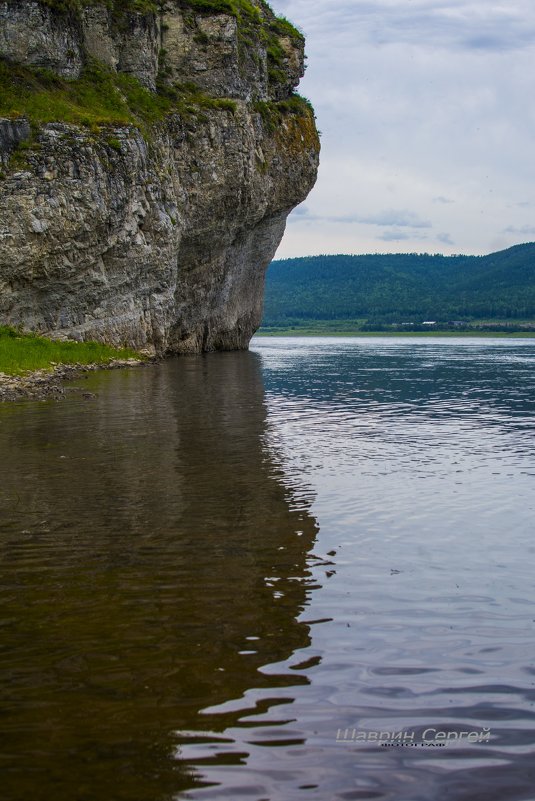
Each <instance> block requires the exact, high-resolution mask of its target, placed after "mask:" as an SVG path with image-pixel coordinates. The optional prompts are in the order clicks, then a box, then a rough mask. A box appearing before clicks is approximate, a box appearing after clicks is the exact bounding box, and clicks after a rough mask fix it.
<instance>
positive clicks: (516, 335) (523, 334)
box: [255, 328, 535, 339]
mask: <svg viewBox="0 0 535 801" xmlns="http://www.w3.org/2000/svg"><path fill="white" fill-rule="evenodd" d="M255 336H257V337H387V338H391V337H402V338H403V337H405V338H406V337H423V338H429V337H442V338H444V339H460V338H462V339H467V338H471V339H489V338H490V339H533V338H535V331H512V332H511V333H509V332H505V331H325V330H313V329H305V330H303V331H298V330H296V329H295V328H281V329H280V330H277V331H275V330H273V329H271V330H269V331H268V330H265V329H259V330H258V331H257V332H256V334H255Z"/></svg>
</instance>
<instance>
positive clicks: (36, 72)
mask: <svg viewBox="0 0 535 801" xmlns="http://www.w3.org/2000/svg"><path fill="white" fill-rule="evenodd" d="M0 86H2V92H1V93H0V116H4V117H10V118H16V117H21V116H24V117H27V118H28V119H29V120H30V122H31V123H32V124H33V125H34V126H37V125H40V124H42V123H47V122H67V123H72V124H74V125H82V126H85V127H88V128H90V129H92V130H93V131H94V132H98V130H99V128H100V127H101V126H104V125H134V126H135V127H137V128H139V129H140V130H142V131H143V132H144V133H147V132H148V129H149V128H150V126H151V125H153V124H154V123H156V122H158V121H159V120H161V119H163V118H164V117H165V116H166V114H170V113H178V114H181V115H182V116H191V115H194V114H196V113H198V112H199V110H202V109H206V108H214V109H220V110H222V111H230V112H232V113H234V111H235V110H236V103H235V101H233V100H230V99H227V98H214V97H211V96H210V95H207V94H205V93H203V92H202V91H201V90H200V89H198V87H196V86H195V85H193V84H183V85H181V84H177V85H175V86H162V87H160V91H159V92H157V93H155V92H150V91H149V90H148V89H145V88H144V87H143V86H142V85H141V84H140V83H139V81H138V80H137V79H136V78H134V77H132V76H130V75H125V74H124V73H117V74H116V73H112V72H111V71H109V70H107V69H105V68H104V67H103V66H101V65H99V64H97V63H93V64H90V65H89V66H88V67H87V68H86V69H85V70H84V72H83V75H82V76H81V77H80V78H79V79H78V80H76V81H67V80H64V79H63V78H60V77H59V76H57V75H55V74H54V73H52V72H49V71H48V70H41V69H28V68H27V67H22V66H20V65H18V64H12V63H10V62H7V61H5V60H0ZM28 146H29V145H26V147H28ZM30 147H32V148H33V145H30Z"/></svg>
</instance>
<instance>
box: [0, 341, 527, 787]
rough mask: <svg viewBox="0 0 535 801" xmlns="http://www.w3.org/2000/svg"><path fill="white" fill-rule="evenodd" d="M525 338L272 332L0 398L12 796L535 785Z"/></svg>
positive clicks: (5, 734) (1, 639)
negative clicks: (59, 388)
mask: <svg viewBox="0 0 535 801" xmlns="http://www.w3.org/2000/svg"><path fill="white" fill-rule="evenodd" d="M534 362H535V343H534V342H533V340H531V341H530V340H516V341H511V340H484V341H481V340H465V339H463V340H430V339H425V340H423V339H414V340H412V339H403V340H399V339H390V340H389V339H358V340H356V339H351V340H344V339H305V340H299V339H256V340H255V341H254V342H253V346H252V352H250V353H239V354H215V355H207V356H200V357H184V358H181V359H178V360H170V361H168V362H165V363H164V364H161V365H158V366H152V367H148V368H139V369H133V370H129V371H117V372H104V373H101V374H93V375H90V376H89V377H88V378H87V379H86V380H85V381H84V382H83V385H84V388H87V389H88V390H89V391H91V392H95V393H96V397H93V398H91V397H84V396H82V395H75V396H74V395H73V396H70V397H68V398H67V399H66V400H65V401H61V402H44V403H21V404H13V405H5V406H3V407H0V459H1V464H2V468H3V469H2V482H1V488H0V510H1V517H0V558H1V562H2V579H1V585H0V648H1V676H0V699H1V708H0V714H1V716H2V717H1V730H2V744H1V746H0V760H1V761H0V767H1V770H2V792H3V797H4V798H6V799H14V800H15V799H16V801H18V800H19V799H21V801H22V799H24V800H25V801H26V799H30V798H31V799H32V801H41V799H42V801H45V800H46V801H49V800H50V799H54V800H55V801H60V800H61V799H81V800H82V799H83V800H84V801H85V799H88V801H95V800H97V801H111V799H121V801H123V800H124V801H138V800H139V801H145V800H146V801H159V800H160V799H162V800H163V799H177V800H178V799H180V800H181V799H212V798H218V799H229V800H230V799H232V800H233V801H234V799H238V798H243V799H246V801H261V799H269V801H293V799H300V798H304V797H311V798H317V799H320V800H321V801H325V800H326V799H347V800H349V799H384V800H385V801H386V800H387V799H388V801H434V800H435V799H436V801H443V799H445V800H446V801H449V800H450V799H451V800H454V801H461V800H462V801H464V799H467V800H468V799H476V798H485V799H496V801H498V799H499V800H500V801H507V800H508V799H511V801H513V800H515V801H532V800H533V799H534V798H535V790H534V788H535V706H534V705H535V636H534V635H535V586H534V585H535V580H534V579H533V561H534V554H535V541H534V540H533V531H534V526H533V510H534V506H535V494H534V492H533V489H534V480H535V458H534V457H535V440H534V437H533V430H534V421H535V414H534V412H535V374H534V372H533V366H534ZM488 729H490V734H489V739H488V741H486V740H485V739H483V741H482V742H472V741H468V739H467V738H466V736H465V735H460V733H461V732H476V733H479V734H481V733H485V731H486V730H488ZM346 730H347V731H346ZM400 732H401V733H402V735H403V736H404V738H405V739H404V740H400V739H399V738H398V739H397V740H395V741H389V740H387V739H385V735H388V733H400ZM436 732H438V733H439V738H438V740H437V741H434V742H432V743H430V742H429V740H430V738H431V739H432V737H433V733H436ZM337 735H338V742H337ZM379 738H381V739H382V743H381V742H377V740H378V739H379ZM471 739H473V738H471ZM400 743H402V745H401V744H400ZM446 743H447V745H446Z"/></svg>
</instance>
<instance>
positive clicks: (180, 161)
mask: <svg viewBox="0 0 535 801" xmlns="http://www.w3.org/2000/svg"><path fill="white" fill-rule="evenodd" d="M303 63H304V42H303V37H302V36H301V35H300V33H299V32H298V31H297V30H295V29H294V28H293V27H292V26H291V25H290V24H289V23H288V22H287V21H286V20H284V19H279V18H277V17H275V16H274V14H273V13H272V11H271V10H270V8H269V7H268V6H267V4H266V3H265V2H264V1H263V0H167V1H166V2H162V3H158V4H156V3H153V2H151V1H150V0H121V2H117V1H116V2H113V3H112V2H109V3H106V4H105V3H101V2H98V0H89V2H88V0H46V1H45V0H40V2H35V1H33V2H30V1H26V0H7V1H4V2H0V117H1V118H0V161H1V164H0V170H1V171H0V323H8V324H11V325H20V326H22V327H23V328H26V329H31V330H34V331H40V332H43V333H48V334H50V333H51V332H53V333H54V334H55V335H65V336H69V337H73V338H78V339H98V340H104V341H107V342H110V343H113V344H128V345H132V346H135V347H150V348H154V349H155V350H156V351H157V352H158V353H165V352H178V353H180V352H196V351H200V350H214V349H234V348H244V347H247V345H248V342H249V339H250V337H251V335H252V334H253V332H254V331H255V329H256V328H257V327H258V325H259V323H260V319H261V313H262V298H263V284H264V272H265V268H266V267H267V265H268V264H269V262H270V260H271V258H272V257H273V255H274V253H275V250H276V248H277V246H278V244H279V242H280V240H281V237H282V234H283V232H284V227H285V221H286V217H287V215H288V213H289V212H290V210H291V209H292V208H293V207H294V206H295V205H296V204H298V203H299V202H301V201H302V200H303V199H304V198H305V197H306V195H307V194H308V192H309V191H310V189H311V188H312V186H313V184H314V181H315V178H316V172H317V166H318V153H319V142H318V136H317V132H316V128H315V124H314V116H313V113H312V110H311V108H310V106H309V105H308V104H307V102H306V101H304V100H303V99H302V98H300V97H299V96H298V95H295V94H294V89H295V87H296V86H297V84H298V82H299V79H300V77H301V76H302V74H303Z"/></svg>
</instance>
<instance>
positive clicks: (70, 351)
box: [0, 326, 142, 375]
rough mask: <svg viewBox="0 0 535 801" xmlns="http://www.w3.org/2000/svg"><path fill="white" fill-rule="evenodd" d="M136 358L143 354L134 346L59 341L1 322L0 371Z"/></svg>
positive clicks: (19, 372) (10, 372)
mask: <svg viewBox="0 0 535 801" xmlns="http://www.w3.org/2000/svg"><path fill="white" fill-rule="evenodd" d="M132 358H137V359H141V358H142V357H141V356H140V355H139V353H137V352H136V351H134V350H131V349H130V348H112V347H110V346H109V345H102V344H101V343H100V342H57V341H54V340H51V339H47V338H46V337H40V336H37V335H36V334H24V333H21V332H20V331H17V330H16V329H14V328H9V327H7V326H0V373H6V374H7V375H23V374H24V373H27V372H31V371H33V370H52V369H53V367H54V364H107V363H108V362H111V361H113V359H132Z"/></svg>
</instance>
